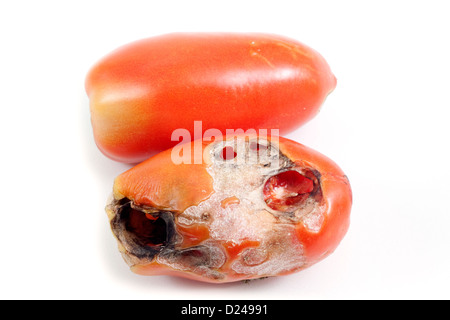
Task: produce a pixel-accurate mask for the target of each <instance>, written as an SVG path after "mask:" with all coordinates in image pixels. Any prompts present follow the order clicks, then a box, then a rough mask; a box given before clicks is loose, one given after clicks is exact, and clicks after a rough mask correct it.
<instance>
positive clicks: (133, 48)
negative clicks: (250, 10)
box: [85, 33, 336, 163]
mask: <svg viewBox="0 0 450 320" xmlns="http://www.w3.org/2000/svg"><path fill="white" fill-rule="evenodd" d="M85 86H86V92H87V94H88V96H89V99H90V110H91V122H92V127H93V133H94V138H95V141H96V144H97V146H98V147H99V149H100V150H101V151H102V152H103V153H104V154H105V155H106V156H108V157H110V158H112V159H114V160H117V161H121V162H127V163H137V162H140V161H143V160H145V159H147V158H148V157H149V156H151V155H154V154H155V153H157V152H160V151H162V150H165V149H167V148H170V147H173V146H174V145H176V144H177V143H178V141H172V136H171V135H172V133H173V131H174V130H175V129H178V128H185V129H187V130H188V131H189V132H190V134H191V139H194V138H195V139H197V138H201V137H202V136H203V135H204V134H205V132H206V131H207V130H208V129H210V128H215V129H218V130H220V131H221V132H222V133H223V134H226V129H243V130H244V131H246V130H248V129H255V130H259V129H267V130H271V129H279V134H280V135H284V134H286V133H288V132H291V131H292V130H294V129H296V128H298V127H299V126H300V125H302V124H304V123H305V122H307V121H309V120H310V119H312V118H313V117H314V116H315V115H316V114H317V112H318V111H319V108H320V106H321V105H322V103H323V102H324V100H325V98H326V96H327V95H328V94H329V93H330V92H331V91H332V90H333V89H334V88H335V86H336V78H335V77H334V75H333V74H332V72H331V70H330V67H329V66H328V64H327V62H326V61H325V60H324V58H323V57H322V56H321V55H320V54H319V53H318V52H316V51H314V50H313V49H311V48H309V47H307V46H306V45H304V44H302V43H299V42H297V41H295V40H291V39H288V38H285V37H281V36H277V35H266V34H239V33H176V34H168V35H162V36H157V37H152V38H148V39H143V40H140V41H136V42H133V43H130V44H128V45H124V46H122V47H120V48H118V49H117V50H115V51H113V52H111V53H110V54H108V55H106V56H105V57H104V58H103V59H101V60H100V61H99V62H98V63H96V64H95V65H94V66H93V67H92V69H91V70H90V71H89V73H88V75H87V77H86V83H85ZM196 120H198V121H201V122H202V129H201V132H200V134H199V135H198V134H196V133H195V132H194V127H193V123H194V121H196Z"/></svg>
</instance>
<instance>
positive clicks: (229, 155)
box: [221, 147, 237, 160]
mask: <svg viewBox="0 0 450 320" xmlns="http://www.w3.org/2000/svg"><path fill="white" fill-rule="evenodd" d="M221 156H222V159H223V160H232V159H234V158H236V156H237V153H236V152H235V151H234V148H233V147H225V148H223V149H222V155H221Z"/></svg>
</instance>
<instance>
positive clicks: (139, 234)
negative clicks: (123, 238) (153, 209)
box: [125, 209, 167, 246]
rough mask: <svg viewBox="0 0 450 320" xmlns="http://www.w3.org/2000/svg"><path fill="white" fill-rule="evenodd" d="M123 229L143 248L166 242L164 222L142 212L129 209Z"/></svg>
mask: <svg viewBox="0 0 450 320" xmlns="http://www.w3.org/2000/svg"><path fill="white" fill-rule="evenodd" d="M125 228H126V230H127V231H128V232H131V233H132V234H134V235H135V236H136V238H137V240H138V241H139V243H140V244H141V245H143V246H161V245H163V244H164V243H165V242H166V236H167V234H166V222H165V221H164V220H163V219H161V218H159V217H154V216H152V215H150V214H145V213H143V212H142V211H139V210H135V209H131V210H130V212H129V217H128V220H127V221H126V224H125Z"/></svg>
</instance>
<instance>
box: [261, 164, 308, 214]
mask: <svg viewBox="0 0 450 320" xmlns="http://www.w3.org/2000/svg"><path fill="white" fill-rule="evenodd" d="M313 190H314V182H313V180H311V179H309V178H307V177H305V176H303V175H301V174H300V173H299V172H297V171H285V172H281V173H279V174H277V175H274V176H272V177H270V178H269V179H268V180H267V182H266V183H265V185H264V188H263V193H264V201H265V202H266V204H267V205H268V206H269V208H271V209H273V210H277V211H288V212H292V211H294V210H295V209H297V208H298V207H300V206H301V205H302V204H303V203H304V202H305V201H306V199H308V197H309V195H310V194H311V192H312V191H313Z"/></svg>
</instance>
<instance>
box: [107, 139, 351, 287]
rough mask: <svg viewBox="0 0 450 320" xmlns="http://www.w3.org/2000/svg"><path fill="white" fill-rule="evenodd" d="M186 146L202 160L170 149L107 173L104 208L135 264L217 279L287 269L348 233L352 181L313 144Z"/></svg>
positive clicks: (326, 250)
mask: <svg viewBox="0 0 450 320" xmlns="http://www.w3.org/2000/svg"><path fill="white" fill-rule="evenodd" d="M195 144H197V146H200V148H195V147H194V145H195ZM183 146H189V148H185V150H197V151H200V152H201V154H202V162H201V163H198V164H193V163H191V164H187V163H180V164H175V162H174V157H175V156H177V152H174V150H175V149H176V148H173V149H169V150H166V151H164V152H161V153H159V154H157V155H155V156H154V157H151V158H150V159H148V160H146V161H144V162H142V163H140V164H138V165H137V166H135V167H133V168H131V169H129V170H128V171H126V172H124V173H122V174H120V175H119V176H118V177H117V178H116V179H115V181H114V187H113V197H112V198H113V199H112V201H111V203H110V204H108V206H107V213H108V216H109V219H110V224H111V228H112V232H113V234H114V236H115V238H116V239H117V241H118V244H119V248H120V251H121V252H122V255H123V257H124V259H125V261H126V262H127V263H128V264H129V266H130V267H131V270H132V271H133V272H135V273H137V274H141V275H161V274H162V275H174V276H180V277H186V278H190V279H195V280H199V281H205V282H217V283H224V282H231V281H238V280H246V279H256V278H262V277H270V276H278V275H286V274H291V273H293V272H297V271H300V270H303V269H305V268H307V267H309V266H311V265H313V264H314V263H316V262H318V261H320V260H322V259H324V258H325V257H326V256H328V255H329V254H331V253H332V252H333V251H334V250H335V249H336V247H337V246H338V244H339V243H340V241H341V240H342V238H343V237H344V235H345V234H346V232H347V229H348V227H349V220H350V210H351V204H352V193H351V188H350V184H349V181H348V179H347V177H346V176H345V175H344V173H343V171H342V170H341V169H340V168H339V167H338V166H337V165H336V163H334V162H333V161H332V160H330V159H329V158H327V157H325V156H324V155H322V154H320V153H318V152H317V151H314V150H312V149H310V148H308V147H306V146H304V145H302V144H299V143H297V142H294V141H291V140H288V139H285V138H282V137H274V136H272V137H264V136H247V135H236V136H228V137H226V139H224V140H223V141H222V140H221V139H216V140H214V141H212V142H211V141H207V139H205V140H203V141H194V142H190V143H188V144H185V145H183ZM230 148H231V149H232V151H233V152H232V153H231V156H229V157H223V154H224V150H229V149H230ZM191 157H192V158H194V157H195V155H193V154H191Z"/></svg>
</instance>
